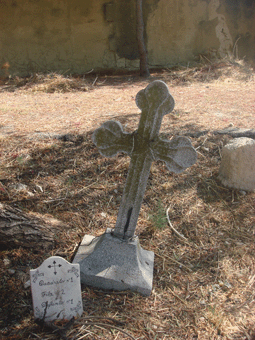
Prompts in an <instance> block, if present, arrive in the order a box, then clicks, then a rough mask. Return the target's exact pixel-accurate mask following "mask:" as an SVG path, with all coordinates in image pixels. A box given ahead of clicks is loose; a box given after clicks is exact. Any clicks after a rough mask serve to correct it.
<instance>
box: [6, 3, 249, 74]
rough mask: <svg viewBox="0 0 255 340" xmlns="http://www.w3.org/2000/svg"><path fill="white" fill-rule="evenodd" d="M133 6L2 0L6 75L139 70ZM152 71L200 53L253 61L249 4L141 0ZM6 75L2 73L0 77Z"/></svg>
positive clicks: (191, 59) (209, 56)
mask: <svg viewBox="0 0 255 340" xmlns="http://www.w3.org/2000/svg"><path fill="white" fill-rule="evenodd" d="M135 5H136V0H129V1H127V0H110V1H107V0H93V1H91V0H0V66H1V65H4V63H6V62H8V63H9V64H10V68H9V72H10V74H12V75H27V74H31V73H33V72H52V71H57V72H63V73H85V72H88V71H90V70H92V69H93V70H99V69H104V70H112V69H114V70H116V69H123V68H124V69H135V68H138V67H139V55H138V50H137V43H136V10H135ZM143 5H144V21H145V28H146V34H145V40H146V46H147V49H148V59H149V64H150V67H169V66H172V65H175V64H178V63H183V64H187V63H188V62H192V61H194V60H197V59H198V58H199V55H205V56H206V57H207V58H213V57H215V56H220V57H224V56H226V55H233V54H234V55H236V56H238V57H239V58H244V57H245V58H247V59H250V60H255V0H143ZM5 72H6V70H4V69H0V76H2V75H4V74H5Z"/></svg>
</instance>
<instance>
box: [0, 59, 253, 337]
mask: <svg viewBox="0 0 255 340" xmlns="http://www.w3.org/2000/svg"><path fill="white" fill-rule="evenodd" d="M236 67H237V66H233V74H234V75H235V72H237V68H236ZM238 67H239V66H238ZM221 71H222V75H221V77H222V78H221V80H219V77H218V78H217V79H215V78H214V76H212V78H211V79H207V81H206V82H202V83H196V82H192V76H191V74H188V75H187V74H186V76H185V77H186V78H185V79H186V80H187V81H186V80H185V82H184V83H185V84H186V85H187V86H183V81H181V80H180V79H183V77H184V75H183V72H189V70H180V71H179V74H178V72H177V71H174V72H176V73H174V77H175V79H179V80H178V82H177V80H175V79H174V78H173V77H172V76H173V75H172V74H171V73H169V72H166V71H165V72H163V73H161V74H158V73H157V74H154V75H153V76H154V78H160V79H164V80H165V81H166V82H167V84H168V85H169V87H170V90H171V92H172V94H173V95H174V98H175V100H176V110H175V114H176V115H168V116H167V117H165V118H164V122H163V126H162V132H163V133H164V134H165V135H166V136H169V137H171V136H172V134H175V135H176V134H185V133H186V132H190V131H192V132H198V131H201V130H206V129H207V130H209V132H208V133H207V134H206V135H204V136H201V137H198V138H192V143H193V145H194V147H195V148H196V149H197V151H198V161H197V163H196V164H195V165H194V166H193V167H191V168H189V169H187V170H186V171H185V172H184V173H182V174H179V175H177V174H171V173H169V172H168V171H167V169H166V167H165V166H164V164H163V163H161V162H157V163H154V164H153V166H152V169H151V175H150V177H149V182H148V186H147V190H146V194H145V197H144V204H143V206H142V210H141V213H140V217H139V222H138V226H137V233H138V234H139V238H140V242H141V244H142V246H143V247H144V248H145V249H148V250H152V251H154V253H155V269H154V282H153V291H152V293H151V295H150V296H149V297H142V296H140V295H138V294H135V293H131V292H121V293H118V292H104V291H100V290H97V289H93V288H90V287H83V290H82V295H83V302H84V314H83V317H82V318H80V319H79V320H77V321H76V322H75V323H74V325H73V326H72V327H71V328H70V330H69V331H68V332H67V338H68V339H76V340H78V339H79V340H80V339H91V340H92V339H114V340H120V339H132V338H135V339H149V340H150V339H153V340H154V339H178V340H181V339H188V340H189V339H199V340H205V339H217V340H218V339H220V340H230V339H235V340H252V339H253V338H252V336H253V334H254V332H255V295H254V292H255V262H254V254H255V249H254V248H255V247H254V234H255V194H254V193H246V194H245V195H243V193H242V192H240V191H238V190H232V189H228V188H225V187H223V186H222V185H221V183H220V182H219V181H218V179H217V175H218V169H219V164H220V155H221V148H222V146H223V145H224V144H225V143H227V141H228V140H229V139H230V137H228V136H220V135H214V134H213V130H214V129H219V128H223V127H225V126H227V125H228V124H229V123H230V122H231V123H233V124H234V126H237V127H250V126H254V117H255V106H254V98H255V89H254V80H253V79H252V77H249V79H246V81H245V82H244V80H240V79H238V80H236V79H235V78H234V77H233V75H232V76H231V74H228V76H227V77H226V75H224V73H228V67H227V68H226V69H225V68H223V69H222V70H221ZM172 72H173V71H172ZM201 72H202V71H201ZM203 72H209V71H203ZM210 72H211V73H212V70H210ZM196 75H197V76H198V74H197V73H196ZM207 75H208V77H209V73H208V74H207ZM212 75H213V73H212ZM195 78H196V77H195ZM197 78H199V77H197ZM94 80H95V78H93V79H91V80H88V83H91V84H92V83H93V82H94ZM179 81H180V82H179ZM176 82H177V83H176ZM147 83H148V81H142V80H139V79H138V78H136V77H134V76H125V77H124V76H122V77H101V78H100V77H99V78H98V80H97V82H96V84H94V87H93V89H94V90H93V91H90V92H85V93H83V92H70V93H64V94H62V93H60V94H50V95H48V94H44V93H43V94H41V93H40V92H36V93H34V92H29V91H28V90H24V91H23V90H22V91H19V92H14V93H8V92H3V93H2V95H3V96H4V97H3V98H4V99H5V100H3V101H2V102H1V101H0V112H2V117H3V123H2V124H3V126H2V129H1V130H0V132H1V131H2V133H1V135H0V136H1V139H0V142H1V151H0V152H1V155H0V156H1V169H0V171H1V175H0V195H1V201H3V202H5V203H6V204H10V205H14V206H17V207H19V208H20V209H22V210H27V211H33V212H36V213H39V214H51V215H53V216H54V217H56V218H58V219H60V220H62V221H64V222H66V224H67V225H68V226H69V229H68V231H63V233H61V235H58V242H57V244H56V247H55V249H54V250H53V251H52V252H51V253H44V252H43V251H42V250H41V249H36V250H31V249H29V248H28V249H13V250H5V251H2V252H1V253H0V261H1V269H0V271H1V282H0V289H1V298H0V299H1V311H0V312H1V314H2V317H1V321H0V326H1V328H2V330H1V336H2V338H3V339H28V338H29V339H56V338H58V337H57V336H56V334H52V332H51V331H47V330H46V329H45V330H42V329H40V328H39V326H38V325H36V324H35V323H34V321H33V316H32V304H31V295H30V291H29V289H24V288H23V284H24V282H25V281H26V280H27V279H28V272H29V269H31V268H35V267H36V266H38V265H40V263H41V262H42V261H43V260H44V259H45V258H47V257H48V256H50V255H61V256H63V257H64V258H66V259H67V260H69V261H70V260H71V259H72V258H73V256H74V253H75V249H76V245H77V244H78V242H79V241H80V239H81V238H82V237H83V235H84V234H86V233H88V234H93V235H100V234H101V233H103V232H104V231H105V229H106V227H114V223H115V221H116V217H117V212H118V207H119V202H120V197H121V194H122V191H123V186H124V183H125V178H126V174H127V170H128V166H129V159H128V157H127V156H125V155H118V156H117V157H114V158H110V159H109V158H104V157H102V156H100V155H99V153H98V150H97V149H96V148H95V146H94V145H93V143H92V141H91V134H92V131H93V130H94V129H95V128H96V127H98V126H99V125H100V124H101V123H102V122H103V121H105V120H107V119H112V118H114V119H117V120H119V121H121V122H122V123H123V124H124V125H126V129H128V130H129V131H132V130H134V129H136V127H137V123H138V120H139V110H138V109H137V108H136V106H135V103H134V101H133V99H134V96H135V94H136V93H137V92H138V90H139V89H141V88H144V87H145V86H146V84H147ZM35 96H36V97H35ZM66 96H68V97H67V99H68V100H66ZM24 98H26V102H25V101H24ZM33 98H36V101H37V102H36V103H37V105H38V106H37V107H36V110H37V113H36V116H32V117H33V119H31V115H33V114H34V113H33V109H32V106H33V105H35V104H34V102H33ZM8 100H9V101H10V100H11V103H12V104H11V105H12V106H11V110H10V107H7V104H6V102H7V101H8ZM30 100H31V101H30ZM63 102H64V104H63ZM57 103H58V105H59V107H61V114H58V111H57V109H56V105H57ZM18 104H19V105H18ZM29 105H31V107H30V106H29ZM41 106H42V108H41ZM233 106H234V107H233ZM77 107H79V109H80V111H78V110H77V109H76V108H77ZM233 109H234V110H233ZM43 110H44V111H43ZM219 110H220V111H219ZM48 112H49V114H48ZM205 112H206V113H207V114H205ZM219 112H220V114H219ZM237 112H241V113H242V114H237ZM14 119H15V121H13V120H14ZM67 120H68V123H67V122H66V121H67ZM69 120H70V121H71V122H72V124H71V123H70V121H69ZM38 122H39V123H38ZM38 124H40V131H41V133H38V132H36V131H38ZM46 132H49V134H46ZM60 132H61V133H62V134H66V135H67V134H68V135H67V136H68V137H67V138H64V139H56V138H54V135H55V134H59V133H60ZM17 183H22V184H25V185H26V188H25V189H24V190H22V191H17V190H16V189H15V186H14V185H15V184H17ZM167 210H168V217H169V220H170V222H171V224H172V226H173V227H174V228H175V229H176V230H177V231H178V232H179V233H180V234H182V235H183V236H184V237H185V239H184V238H180V237H178V235H177V234H176V233H175V232H174V231H173V230H172V228H171V227H170V226H169V223H168V221H167V218H166V211H167ZM151 216H153V218H151ZM6 259H8V260H10V264H9V265H8V266H7V267H6V266H4V262H3V261H4V260H5V261H6ZM10 269H11V270H12V269H13V270H15V272H14V273H13V272H12V271H10ZM112 319H114V320H112ZM126 333H128V334H129V335H128V334H126Z"/></svg>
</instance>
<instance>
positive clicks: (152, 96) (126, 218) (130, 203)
mask: <svg viewBox="0 0 255 340" xmlns="http://www.w3.org/2000/svg"><path fill="white" fill-rule="evenodd" d="M136 104H137V106H138V107H139V109H141V111H142V114H141V118H140V122H139V126H138V129H137V131H135V132H134V133H126V132H123V129H122V126H121V124H120V123H119V122H116V121H108V122H106V123H104V124H103V125H102V126H101V127H100V128H99V129H97V130H95V132H94V135H93V142H94V143H95V144H96V146H97V147H98V149H99V151H100V153H101V154H102V155H103V156H106V157H111V156H115V155H116V154H117V153H118V152H120V151H122V152H125V153H127V154H129V155H130V156H131V162H130V166H129V171H128V176H127V180H126V185H125V188H124V193H123V196H122V201H121V205H120V209H119V213H118V217H117V222H116V226H115V229H114V231H113V234H114V235H115V236H117V237H122V238H125V239H126V238H130V237H133V236H134V233H135V228H136V223H137V219H138V215H139V212H140V208H141V204H142V200H143V196H144V192H145V189H146V185H147V181H148V177H149V174H150V168H151V164H152V161H156V160H162V161H165V162H166V166H167V168H168V169H169V170H170V171H173V172H177V173H179V172H182V171H183V170H184V169H186V168H188V167H189V166H191V165H192V164H194V163H195V161H196V151H195V150H194V148H193V147H192V145H191V143H190V141H189V139H188V138H185V137H177V138H174V139H172V140H171V141H167V140H162V139H160V137H159V130H160V126H161V122H162V119H163V116H164V115H165V114H167V113H169V112H171V111H172V110H173V108H174V99H173V97H172V96H171V94H170V93H169V91H168V88H167V86H166V84H165V83H164V82H162V81H154V82H153V83H151V84H150V85H148V86H147V88H146V89H145V90H142V91H140V92H138V94H137V96H136Z"/></svg>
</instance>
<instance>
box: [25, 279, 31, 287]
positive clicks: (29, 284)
mask: <svg viewBox="0 0 255 340" xmlns="http://www.w3.org/2000/svg"><path fill="white" fill-rule="evenodd" d="M30 286H31V282H30V280H28V281H27V282H25V283H24V288H25V289H27V288H29V287H30Z"/></svg>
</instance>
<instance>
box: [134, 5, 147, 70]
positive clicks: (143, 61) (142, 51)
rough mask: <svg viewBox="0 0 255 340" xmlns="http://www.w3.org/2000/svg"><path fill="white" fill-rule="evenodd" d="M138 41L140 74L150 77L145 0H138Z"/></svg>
mask: <svg viewBox="0 0 255 340" xmlns="http://www.w3.org/2000/svg"><path fill="white" fill-rule="evenodd" d="M136 21H137V28H136V30H137V31H136V34H137V43H138V51H139V55H140V76H142V77H149V76H150V71H149V68H148V60H147V50H146V46H145V42H144V22H143V0H136Z"/></svg>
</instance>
